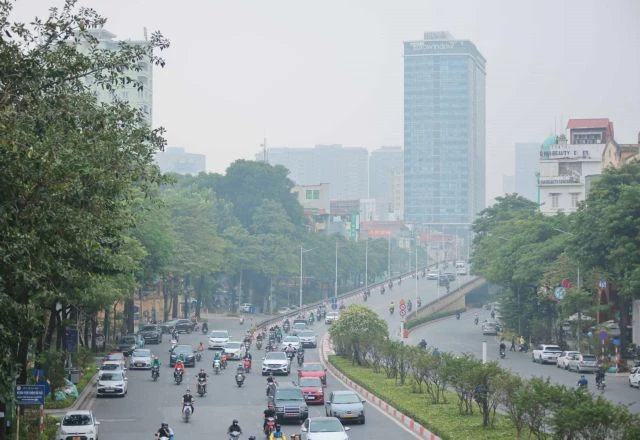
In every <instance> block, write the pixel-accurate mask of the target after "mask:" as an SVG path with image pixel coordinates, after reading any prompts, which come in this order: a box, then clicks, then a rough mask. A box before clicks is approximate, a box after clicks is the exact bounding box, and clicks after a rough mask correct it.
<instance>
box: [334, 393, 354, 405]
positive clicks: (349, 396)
mask: <svg viewBox="0 0 640 440" xmlns="http://www.w3.org/2000/svg"><path fill="white" fill-rule="evenodd" d="M358 402H360V399H359V398H358V396H357V395H356V394H355V393H344V394H342V393H341V394H336V395H335V396H333V400H332V403H358Z"/></svg>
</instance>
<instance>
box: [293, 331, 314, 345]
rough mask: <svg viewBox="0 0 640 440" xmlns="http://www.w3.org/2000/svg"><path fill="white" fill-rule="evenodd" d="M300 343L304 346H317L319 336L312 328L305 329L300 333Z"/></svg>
mask: <svg viewBox="0 0 640 440" xmlns="http://www.w3.org/2000/svg"><path fill="white" fill-rule="evenodd" d="M298 338H300V345H301V346H302V347H311V348H316V347H317V346H318V337H317V336H316V334H315V333H314V332H313V331H312V330H303V331H301V332H300V333H298Z"/></svg>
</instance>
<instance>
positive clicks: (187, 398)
mask: <svg viewBox="0 0 640 440" xmlns="http://www.w3.org/2000/svg"><path fill="white" fill-rule="evenodd" d="M187 405H189V406H190V407H191V414H193V413H194V410H195V408H194V407H193V396H192V395H191V390H189V389H187V392H186V393H184V394H183V395H182V408H183V409H184V407H185V406H187Z"/></svg>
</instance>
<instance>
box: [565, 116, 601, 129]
mask: <svg viewBox="0 0 640 440" xmlns="http://www.w3.org/2000/svg"><path fill="white" fill-rule="evenodd" d="M609 124H611V121H609V118H594V119H569V121H568V122H567V128H568V129H574V128H609Z"/></svg>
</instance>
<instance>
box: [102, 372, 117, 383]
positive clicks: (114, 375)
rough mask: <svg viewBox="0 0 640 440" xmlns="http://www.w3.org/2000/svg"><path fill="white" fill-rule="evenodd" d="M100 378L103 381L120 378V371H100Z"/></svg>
mask: <svg viewBox="0 0 640 440" xmlns="http://www.w3.org/2000/svg"><path fill="white" fill-rule="evenodd" d="M100 380H104V381H119V380H122V373H102V376H100Z"/></svg>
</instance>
